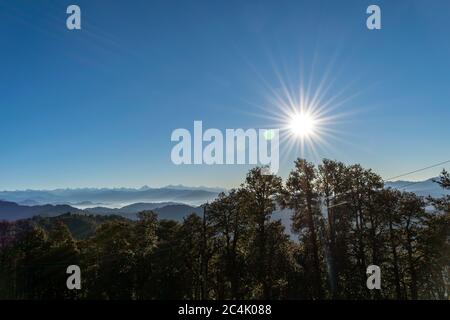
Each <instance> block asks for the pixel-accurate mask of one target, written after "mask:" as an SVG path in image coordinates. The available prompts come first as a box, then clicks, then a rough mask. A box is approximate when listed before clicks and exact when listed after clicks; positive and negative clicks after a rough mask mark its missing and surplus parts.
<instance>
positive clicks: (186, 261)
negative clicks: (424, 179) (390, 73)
mask: <svg viewBox="0 0 450 320" xmlns="http://www.w3.org/2000/svg"><path fill="white" fill-rule="evenodd" d="M264 173H265V170H264V168H259V167H258V168H254V169H252V170H250V172H249V173H248V174H247V176H246V178H245V181H244V182H243V183H242V185H241V186H240V187H239V188H237V189H235V190H231V191H230V192H228V193H226V194H224V193H222V194H220V195H219V196H218V198H217V199H216V200H215V201H213V202H211V203H209V204H205V206H204V214H203V215H196V214H191V215H189V216H187V217H185V218H184V221H183V222H181V223H180V222H176V221H171V220H164V219H158V217H157V215H156V214H155V213H154V212H152V211H143V212H141V213H139V219H138V220H137V221H132V220H128V219H125V218H121V217H117V216H108V217H98V216H89V215H79V214H66V215H62V216H59V217H54V218H43V217H35V218H32V219H27V220H20V221H16V222H0V298H1V299H449V298H448V295H449V289H450V288H449V283H450V279H449V274H450V267H449V266H450V243H449V241H450V196H447V197H443V198H439V199H434V198H430V197H429V198H421V197H418V196H416V195H415V194H413V193H406V192H401V191H398V190H394V189H386V188H384V187H383V179H382V178H381V177H380V176H379V175H377V174H376V173H374V172H373V171H372V170H367V169H364V168H362V167H361V166H360V165H345V164H343V163H341V162H337V161H331V160H323V161H322V163H321V164H320V165H318V166H315V165H314V164H312V163H309V162H307V161H306V160H304V159H297V160H296V162H295V167H294V169H293V170H292V171H291V173H290V174H289V176H288V177H287V179H286V181H282V179H281V178H280V177H278V176H275V175H267V174H264ZM436 183H439V184H440V185H441V186H442V187H443V188H450V177H449V174H448V173H447V172H446V171H443V172H442V174H441V176H440V179H439V180H437V181H436ZM280 209H287V210H283V212H290V213H289V214H290V215H291V219H292V232H293V233H294V234H295V236H296V239H294V240H293V239H291V238H290V237H289V236H288V235H287V233H286V231H285V230H284V227H283V225H282V224H281V222H280V221H279V220H276V219H273V217H272V215H273V212H274V211H275V210H280ZM73 264H75V265H79V266H80V268H81V278H82V288H81V290H68V289H67V288H66V279H67V277H68V275H67V274H66V268H67V266H69V265H73ZM371 264H375V265H378V266H380V268H381V279H382V280H381V281H382V282H381V290H368V289H367V287H366V279H367V274H366V268H367V266H369V265H371Z"/></svg>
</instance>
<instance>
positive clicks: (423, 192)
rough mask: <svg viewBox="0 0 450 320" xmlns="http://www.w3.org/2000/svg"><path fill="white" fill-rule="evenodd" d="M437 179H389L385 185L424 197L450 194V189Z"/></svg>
mask: <svg viewBox="0 0 450 320" xmlns="http://www.w3.org/2000/svg"><path fill="white" fill-rule="evenodd" d="M437 179H438V178H430V179H427V180H424V181H404V180H398V181H387V182H385V184H384V185H385V187H387V188H388V187H390V188H392V189H398V190H400V191H407V192H413V193H415V194H417V195H418V196H422V197H427V196H432V197H435V198H439V197H442V196H444V195H450V190H445V189H443V188H442V187H441V186H440V185H439V184H438V183H436V182H434V180H437Z"/></svg>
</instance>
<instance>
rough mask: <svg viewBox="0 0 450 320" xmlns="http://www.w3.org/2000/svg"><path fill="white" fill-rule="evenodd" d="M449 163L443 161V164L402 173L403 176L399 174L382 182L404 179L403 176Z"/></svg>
mask: <svg viewBox="0 0 450 320" xmlns="http://www.w3.org/2000/svg"><path fill="white" fill-rule="evenodd" d="M449 162H450V160H447V161H443V162H439V163H436V164H433V165H431V166H428V167H424V168H421V169H417V170H414V171H410V172H407V173H403V174H400V175H398V176H395V177H390V178H387V179H383V180H384V181H388V180H393V179H397V178H401V177H404V176H407V175H410V174H413V173H416V172H420V171H424V170H428V169H431V168H435V167H438V166H441V165H443V164H446V163H449Z"/></svg>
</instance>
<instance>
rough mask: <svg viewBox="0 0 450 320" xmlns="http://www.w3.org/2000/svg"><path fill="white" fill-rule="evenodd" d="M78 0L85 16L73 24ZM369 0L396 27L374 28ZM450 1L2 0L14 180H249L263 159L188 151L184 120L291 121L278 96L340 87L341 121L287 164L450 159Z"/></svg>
mask: <svg viewBox="0 0 450 320" xmlns="http://www.w3.org/2000/svg"><path fill="white" fill-rule="evenodd" d="M70 4H77V5H78V6H79V7H80V8H81V27H82V28H81V30H68V29H67V28H66V19H67V16H68V15H67V14H66V8H67V6H69V5H70ZM370 4H377V5H379V6H380V8H381V21H382V22H381V23H382V28H381V30H368V29H367V27H366V19H367V17H368V14H367V13H366V8H367V7H368V6H369V5H370ZM449 12H450V3H449V2H448V1H445V0H434V1H424V0H421V1H417V0H416V1H414V0H399V1H364V0H345V1H343V0H342V1H334V0H333V1H331V0H329V1H325V0H322V1H312V0H311V1H299V0H295V1H284V0H281V1H274V0H272V1H252V0H248V1H233V0H230V1H228V0H227V1H224V0H220V1H219V0H208V1H200V0H199V1H170V0H169V1H167V0H165V1H148V0H145V1H144V0H143V1H137V0H133V1H104V0H103V1H100V0H89V1H84V0H75V1H70V2H69V1H64V0H52V1H50V0H36V1H25V0H17V1H8V0H0V43H1V45H0V190H16V189H53V188H66V187H71V188H73V187H139V186H142V185H149V186H153V187H159V186H165V185H169V184H183V185H190V186H201V185H202V186H220V187H226V188H229V187H234V186H238V185H239V184H240V183H241V182H243V180H244V177H245V174H246V172H247V171H248V170H249V168H250V167H251V166H250V165H213V166H208V165H180V166H176V165H175V164H173V163H172V161H171V159H170V153H171V150H172V148H173V146H174V145H175V143H174V142H172V141H171V140H170V137H171V133H172V131H173V130H175V129H177V128H186V129H188V130H191V131H192V130H193V122H194V121H195V120H201V121H203V126H204V128H205V129H206V128H218V129H219V130H225V129H227V128H269V127H276V125H278V123H279V121H280V115H281V114H283V112H282V111H281V112H280V108H283V106H282V104H278V105H277V101H279V99H278V100H277V99H274V97H278V98H279V97H282V100H283V99H287V100H288V97H289V96H302V95H303V96H309V97H312V96H314V94H315V93H317V94H318V96H319V97H320V99H319V100H320V101H322V102H323V101H331V102H330V103H328V104H327V105H326V108H325V111H324V115H323V117H324V118H326V119H329V121H327V122H326V123H325V125H324V126H325V127H326V128H324V131H326V132H327V133H326V134H323V135H322V136H321V137H320V139H319V138H318V139H316V141H314V140H315V139H314V137H312V138H311V140H312V141H310V142H311V143H310V145H309V146H308V148H301V146H299V145H298V141H290V142H291V143H295V147H294V148H292V149H290V150H289V148H288V146H287V144H288V143H282V144H281V145H280V149H281V153H280V156H281V159H280V171H279V174H280V175H281V176H282V177H286V175H287V174H288V173H289V171H290V170H291V169H292V167H293V161H294V159H295V158H296V157H304V158H306V159H308V160H309V161H312V162H315V163H318V162H319V161H320V159H321V158H330V159H336V160H340V161H343V162H345V163H348V164H352V163H360V164H361V165H362V166H364V167H367V168H372V169H373V170H374V171H375V172H377V173H379V174H380V175H381V176H382V177H383V178H385V179H387V178H389V177H393V176H396V175H399V174H402V173H405V172H409V171H413V170H416V169H418V168H422V167H425V166H428V165H431V164H434V163H438V162H442V161H445V160H448V159H450V148H449V147H450V146H449V137H450V125H449V119H450V106H449V101H450V88H449V86H450V59H449V56H450V37H449V32H450V23H449V20H448V13H449ZM300 88H304V89H303V90H300ZM325 88H326V89H325ZM301 92H303V93H301ZM274 100H275V102H274ZM319 105H320V103H319ZM277 115H278V116H277ZM443 167H445V166H442V167H436V168H433V169H430V170H425V171H422V172H419V173H417V174H414V175H411V176H406V177H404V178H402V179H404V180H420V179H426V178H429V177H432V176H436V175H437V174H438V173H439V171H440V170H441V169H442V168H443Z"/></svg>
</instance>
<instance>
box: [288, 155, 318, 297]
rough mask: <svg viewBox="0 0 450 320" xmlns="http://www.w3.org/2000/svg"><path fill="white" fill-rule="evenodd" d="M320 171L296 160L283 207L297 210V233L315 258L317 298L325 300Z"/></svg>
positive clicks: (313, 268) (302, 161)
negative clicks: (320, 246)
mask: <svg viewBox="0 0 450 320" xmlns="http://www.w3.org/2000/svg"><path fill="white" fill-rule="evenodd" d="M316 179H317V171H316V169H315V167H314V165H313V164H312V163H309V162H307V161H306V160H304V159H297V160H296V161H295V169H294V170H293V171H291V173H290V174H289V177H288V179H287V182H286V187H285V189H286V191H285V193H284V197H282V203H283V206H284V207H286V208H289V209H293V210H294V215H293V217H292V222H293V230H294V231H295V232H297V233H298V234H299V236H300V240H302V237H303V236H306V239H307V246H306V248H307V251H308V252H310V253H311V256H312V268H311V269H310V272H311V273H312V278H313V279H314V280H313V288H314V290H313V298H319V299H321V298H323V297H324V292H323V287H322V268H321V264H322V261H321V256H320V252H319V241H318V235H317V234H318V229H317V228H318V227H317V226H318V225H319V224H320V223H321V222H320V220H321V212H320V198H319V194H318V192H317V191H316V184H317V180H316Z"/></svg>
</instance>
